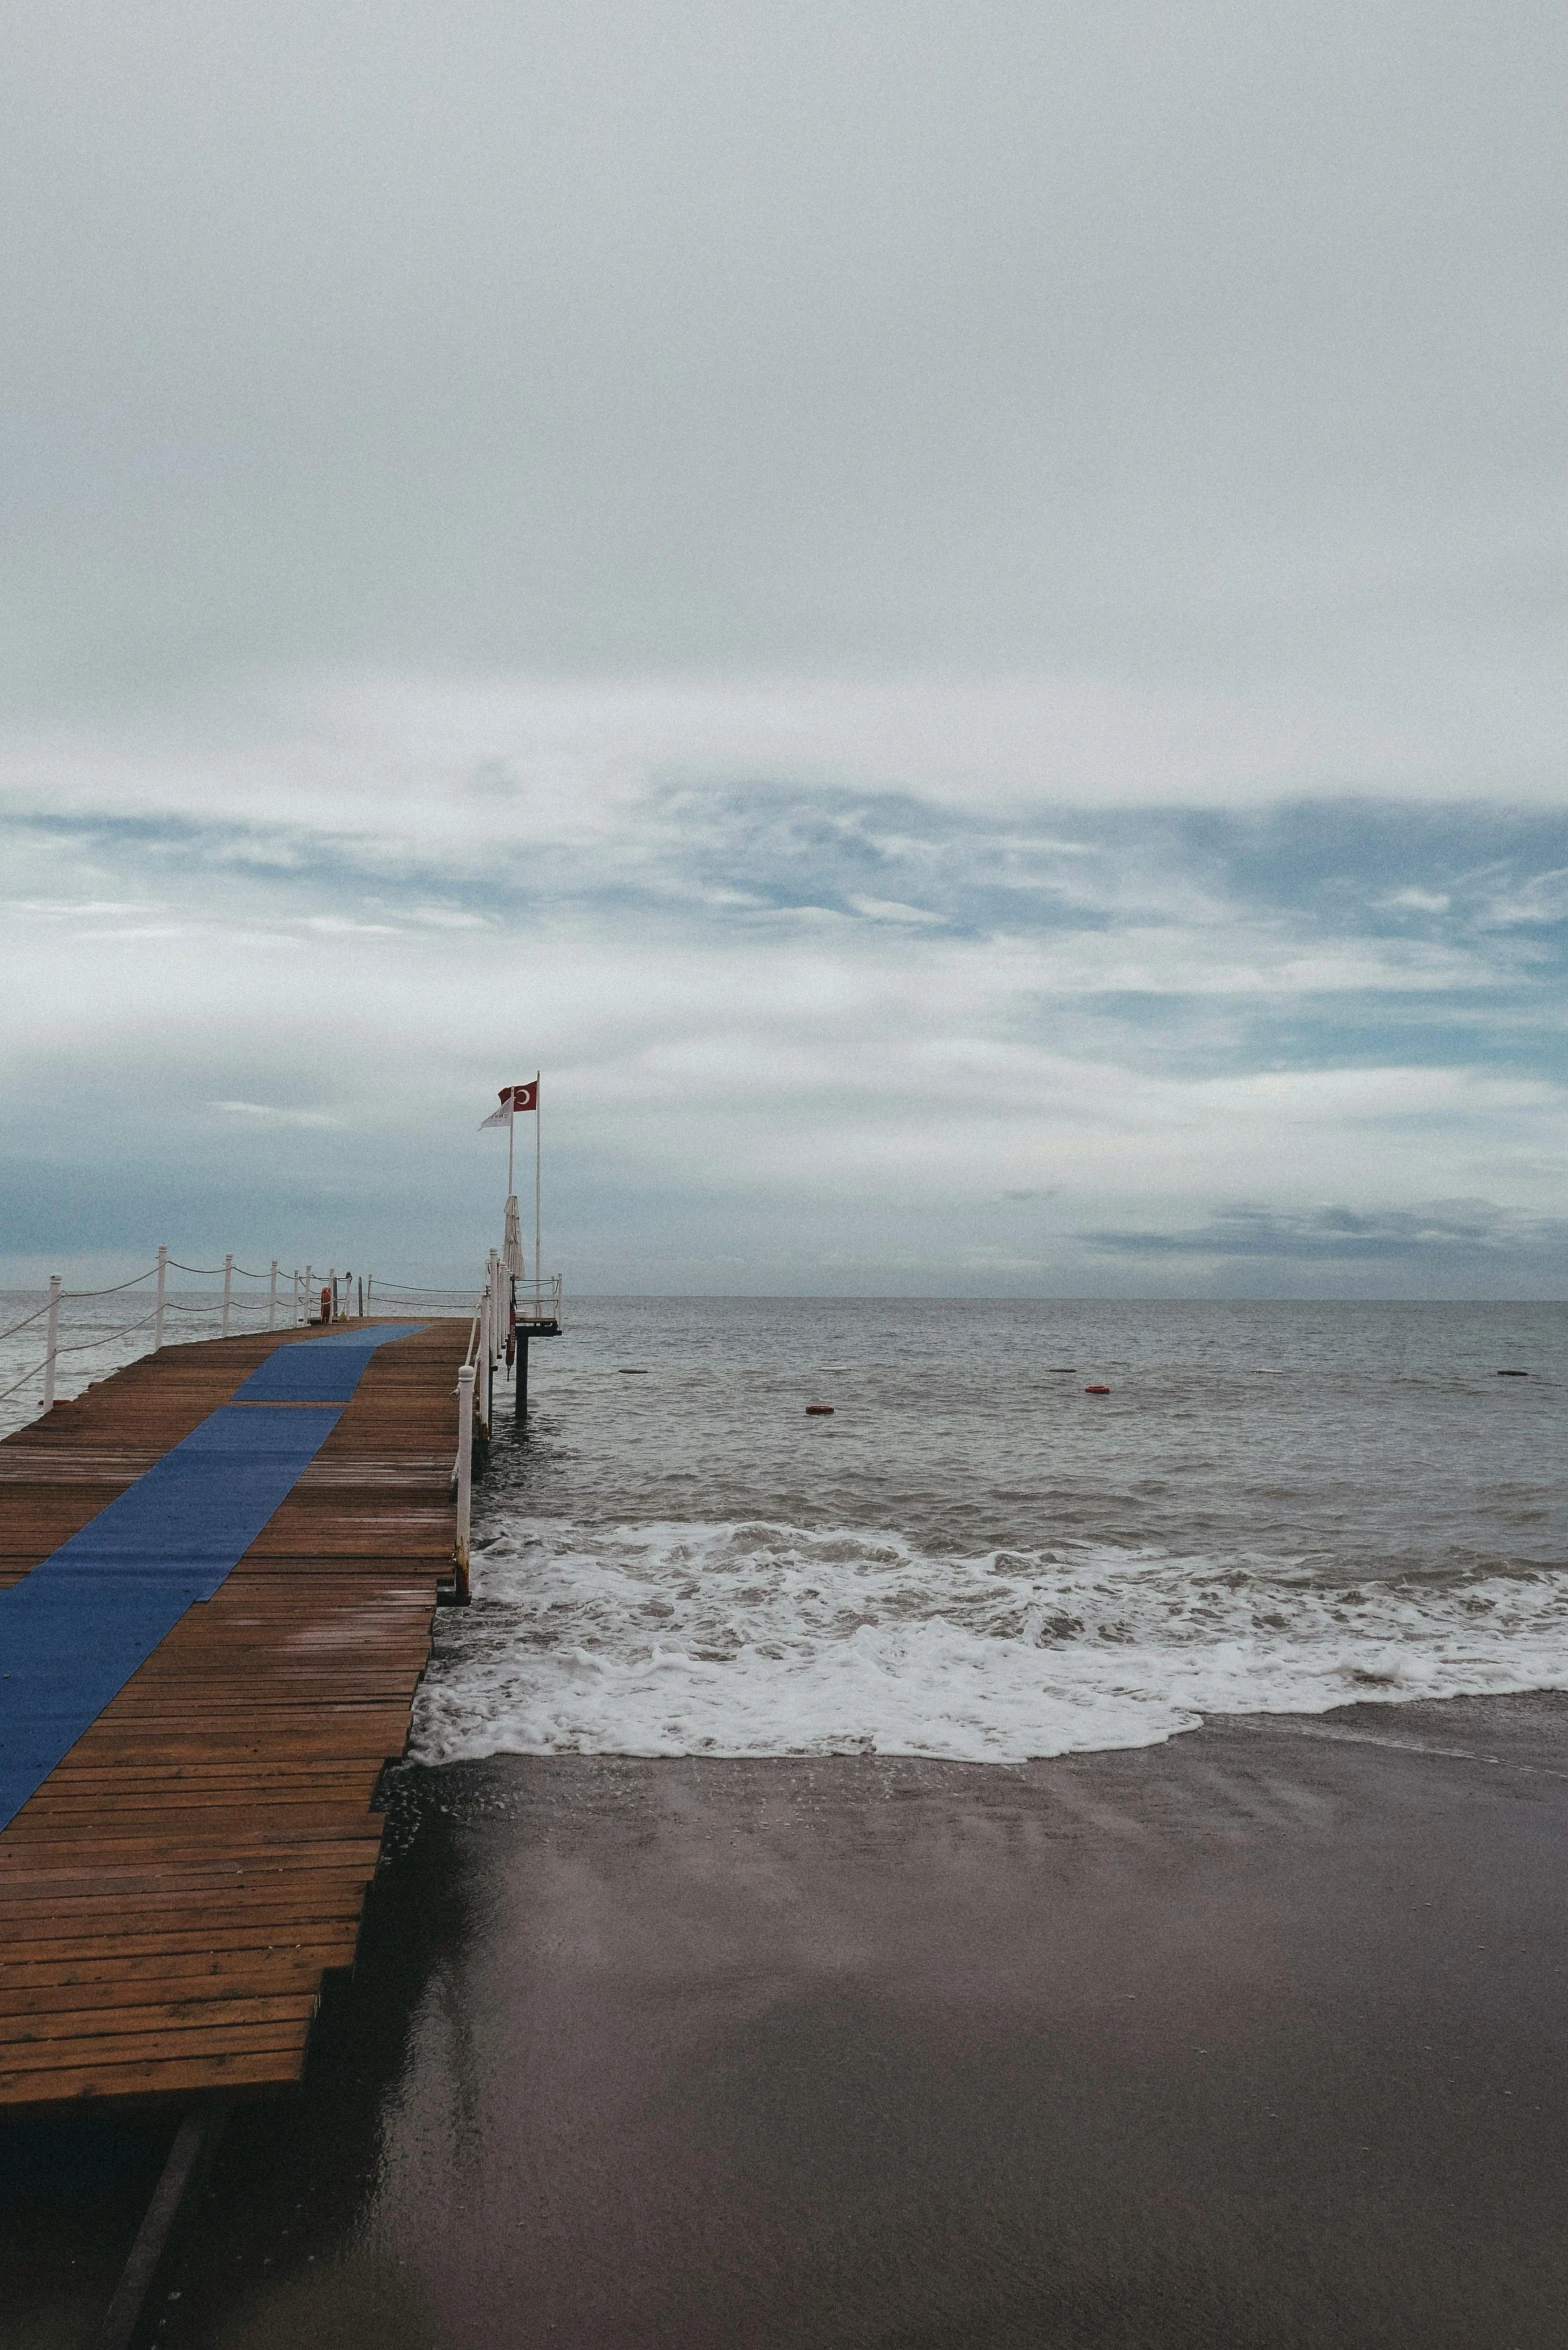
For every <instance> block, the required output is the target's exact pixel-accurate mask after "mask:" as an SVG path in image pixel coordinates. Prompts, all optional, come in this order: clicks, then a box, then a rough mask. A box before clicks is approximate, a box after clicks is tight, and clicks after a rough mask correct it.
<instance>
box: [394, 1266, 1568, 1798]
mask: <svg viewBox="0 0 1568 2350" xmlns="http://www.w3.org/2000/svg"><path fill="white" fill-rule="evenodd" d="M1520 1371H1523V1372H1526V1373H1527V1374H1528V1376H1527V1377H1523V1378H1519V1377H1504V1376H1499V1374H1500V1373H1509V1372H1520ZM1097 1386H1104V1387H1108V1388H1109V1390H1110V1392H1109V1394H1106V1395H1098V1394H1092V1393H1090V1392H1088V1390H1089V1389H1090V1388H1092V1387H1097ZM533 1389H534V1393H533V1406H534V1409H533V1417H532V1419H531V1421H530V1423H529V1429H528V1433H527V1436H526V1438H525V1439H524V1440H523V1441H522V1442H517V1441H514V1440H513V1439H512V1438H511V1436H510V1432H509V1418H510V1409H511V1405H510V1398H509V1396H507V1395H506V1393H505V1391H504V1390H498V1408H497V1425H498V1429H499V1430H500V1431H501V1434H500V1437H499V1440H498V1442H497V1445H496V1447H495V1450H494V1452H493V1455H492V1466H491V1470H490V1474H489V1475H488V1476H487V1478H486V1479H485V1480H484V1482H483V1483H482V1484H481V1486H480V1487H479V1488H478V1492H477V1500H476V1516H475V1553H474V1604H473V1606H472V1607H471V1608H470V1609H469V1610H468V1611H466V1612H463V1613H459V1612H457V1611H448V1612H444V1613H443V1615H442V1617H441V1619H440V1629H439V1634H438V1639H437V1648H436V1655H435V1658H434V1660H433V1663H432V1666H431V1669H430V1672H429V1673H428V1675H427V1677H426V1680H425V1683H424V1686H423V1689H422V1691H421V1695H420V1699H419V1703H418V1708H417V1713H416V1721H415V1734H414V1751H415V1752H416V1753H417V1754H418V1755H419V1756H420V1757H421V1758H422V1759H424V1760H426V1761H447V1760H453V1759H457V1758H459V1757H471V1756H480V1755H486V1754H491V1753H496V1752H503V1751H504V1752H519V1753H529V1754H549V1753H623V1754H633V1755H702V1754H709V1755H775V1754H812V1753H821V1754H837V1753H855V1752H879V1753H889V1754H919V1755H938V1756H949V1757H957V1758H962V1759H966V1760H970V1761H978V1762H985V1761H999V1762H1002V1761H1012V1760H1016V1759H1021V1758H1024V1757H1027V1756H1031V1755H1050V1754H1058V1753H1062V1752H1066V1751H1068V1750H1070V1749H1075V1748H1089V1747H1107V1746H1137V1745H1145V1744H1148V1743H1151V1742H1153V1741H1155V1740H1159V1739H1162V1738H1166V1737H1169V1736H1170V1735H1171V1734H1172V1733H1173V1732H1176V1731H1179V1730H1182V1729H1185V1728H1189V1727H1192V1726H1194V1725H1195V1724H1196V1723H1197V1722H1198V1721H1199V1720H1200V1718H1201V1717H1202V1716H1203V1715H1205V1714H1214V1713H1228V1712H1257V1711H1318V1710H1322V1709H1325V1708H1328V1707H1331V1706H1337V1705H1343V1704H1345V1703H1347V1702H1349V1701H1351V1700H1353V1699H1367V1698H1372V1699H1381V1700H1386V1701H1397V1700H1398V1699H1400V1698H1408V1697H1416V1696H1422V1697H1431V1696H1444V1695H1450V1694H1458V1693H1461V1692H1477V1691H1497V1690H1518V1689H1528V1688H1538V1687H1564V1686H1568V1483H1565V1479H1564V1474H1563V1437H1564V1401H1565V1396H1568V1306H1564V1305H1438V1304H1430V1305H1423V1304H1400V1305H1386V1304H1370V1303H1369V1304H1323V1305H1313V1304H1283V1305H1275V1304H1252V1303H1246V1304H1241V1303H1237V1304H1193V1303H1158V1304H1129V1303H1116V1304H1099V1303H1092V1302H1076V1303H1061V1302H1030V1303H1026V1302H976V1301H962V1302H953V1301H939V1300H932V1301H926V1300H869V1301H852V1300H780V1299H756V1300H751V1299H743V1300H719V1299H703V1300H675V1301H671V1300H662V1299H661V1300H655V1299H620V1300H589V1301H586V1302H583V1303H581V1304H579V1305H578V1306H577V1307H576V1308H575V1309H574V1310H573V1311H572V1312H571V1313H570V1315H569V1317H568V1323H567V1330H566V1334H565V1335H564V1336H563V1337H562V1338H560V1339H559V1340H553V1341H549V1342H537V1343H536V1344H535V1346H534V1349H533ZM812 1404H818V1405H820V1404H830V1405H831V1406H832V1407H833V1409H832V1414H831V1416H827V1415H822V1416H808V1412H807V1406H808V1405H812Z"/></svg>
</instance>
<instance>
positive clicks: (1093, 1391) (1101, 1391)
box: [1084, 1387, 1111, 1395]
mask: <svg viewBox="0 0 1568 2350" xmlns="http://www.w3.org/2000/svg"><path fill="white" fill-rule="evenodd" d="M1110 1392H1111V1391H1110V1389H1109V1388H1108V1387H1086V1388H1085V1389H1084V1394H1085V1395H1109V1394H1110Z"/></svg>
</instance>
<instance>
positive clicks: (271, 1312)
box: [267, 1257, 278, 1330]
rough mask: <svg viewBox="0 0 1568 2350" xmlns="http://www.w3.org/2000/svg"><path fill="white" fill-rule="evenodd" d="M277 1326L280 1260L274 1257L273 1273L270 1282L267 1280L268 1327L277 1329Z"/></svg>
mask: <svg viewBox="0 0 1568 2350" xmlns="http://www.w3.org/2000/svg"><path fill="white" fill-rule="evenodd" d="M277 1326H278V1260H277V1258H276V1257H274V1258H273V1260H272V1273H271V1277H270V1278H269V1280H268V1282H267V1328H268V1329H269V1330H275V1329H276V1328H277Z"/></svg>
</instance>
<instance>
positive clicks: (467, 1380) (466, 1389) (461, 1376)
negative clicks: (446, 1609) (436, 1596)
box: [452, 1363, 475, 1607]
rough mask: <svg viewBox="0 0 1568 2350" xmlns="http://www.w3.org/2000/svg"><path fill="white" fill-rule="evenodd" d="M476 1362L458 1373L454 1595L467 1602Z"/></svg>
mask: <svg viewBox="0 0 1568 2350" xmlns="http://www.w3.org/2000/svg"><path fill="white" fill-rule="evenodd" d="M474 1368H475V1367H474V1365H473V1364H472V1363H465V1364H464V1365H463V1367H462V1369H461V1370H460V1371H459V1372H458V1374H457V1540H456V1542H455V1543H454V1544H453V1546H452V1596H453V1598H454V1599H455V1600H456V1601H457V1603H458V1605H459V1607H466V1606H467V1604H468V1535H469V1528H470V1525H471V1523H472V1520H473V1510H474Z"/></svg>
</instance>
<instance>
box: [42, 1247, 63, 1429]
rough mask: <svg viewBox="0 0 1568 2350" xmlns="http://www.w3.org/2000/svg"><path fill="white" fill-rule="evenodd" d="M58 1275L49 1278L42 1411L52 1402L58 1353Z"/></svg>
mask: <svg viewBox="0 0 1568 2350" xmlns="http://www.w3.org/2000/svg"><path fill="white" fill-rule="evenodd" d="M61 1286H62V1285H61V1281H60V1276H59V1274H58V1273H51V1274H50V1276H49V1340H48V1351H47V1353H46V1354H45V1356H44V1410H45V1411H48V1410H49V1408H50V1406H51V1405H52V1403H53V1402H54V1358H55V1356H56V1355H57V1354H58V1353H59V1351H60V1290H61Z"/></svg>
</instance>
